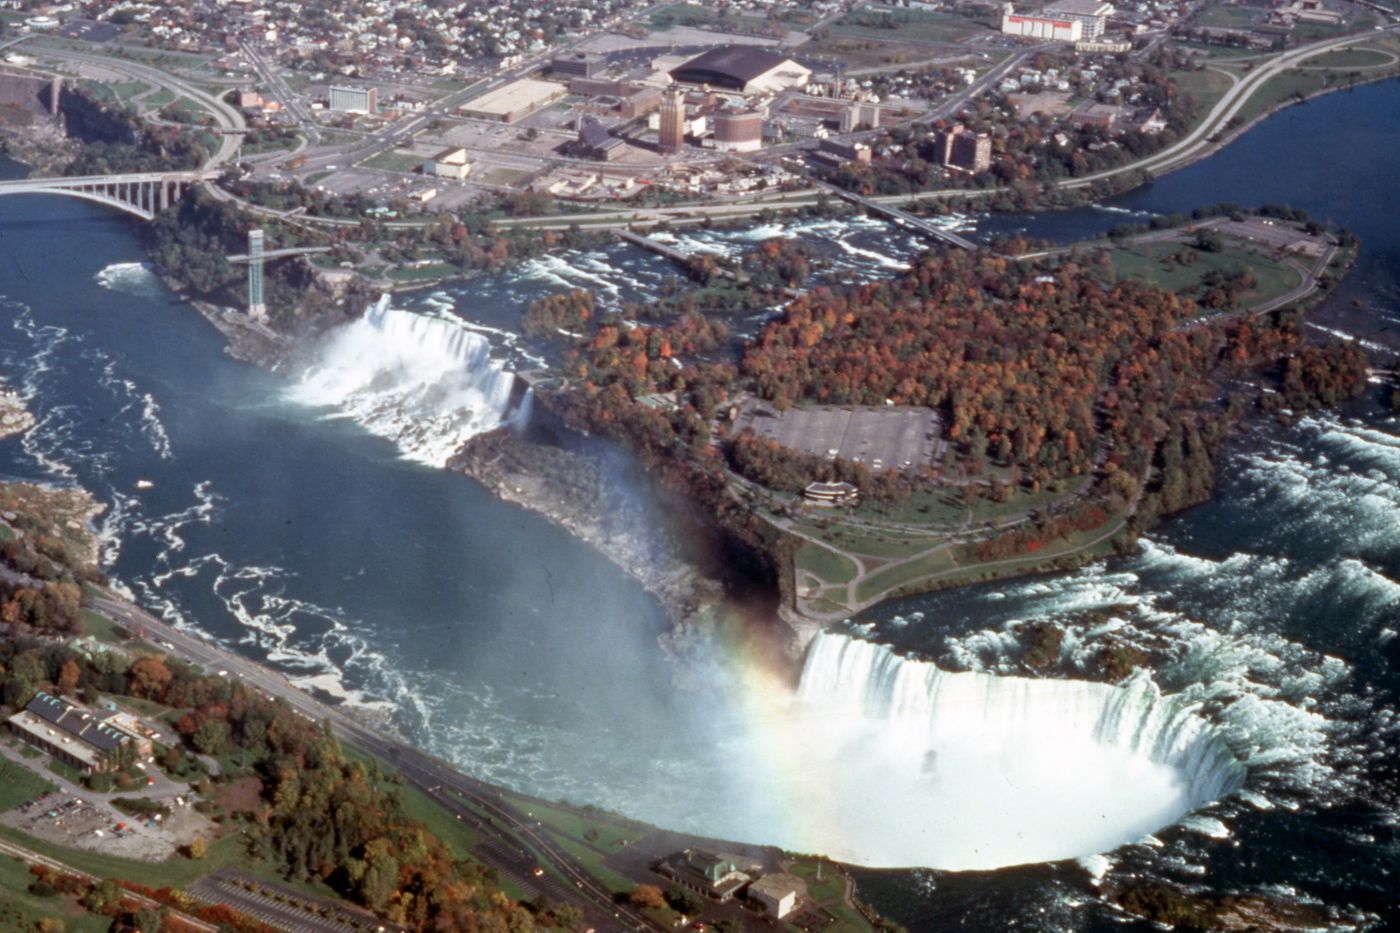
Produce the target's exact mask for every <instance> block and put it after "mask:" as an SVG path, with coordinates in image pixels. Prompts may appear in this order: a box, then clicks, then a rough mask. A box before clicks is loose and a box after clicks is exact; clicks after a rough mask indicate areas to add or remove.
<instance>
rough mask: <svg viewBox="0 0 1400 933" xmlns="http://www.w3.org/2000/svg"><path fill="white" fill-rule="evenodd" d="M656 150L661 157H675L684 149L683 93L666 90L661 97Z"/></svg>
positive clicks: (671, 89) (676, 88)
mask: <svg viewBox="0 0 1400 933" xmlns="http://www.w3.org/2000/svg"><path fill="white" fill-rule="evenodd" d="M656 148H657V151H658V152H660V153H661V154H662V155H675V154H676V153H678V152H680V151H681V150H682V149H683V148H685V91H682V90H681V89H680V88H678V87H673V88H667V89H666V90H665V91H664V92H663V93H662V95H661V122H660V124H659V128H658V130H657V133H656Z"/></svg>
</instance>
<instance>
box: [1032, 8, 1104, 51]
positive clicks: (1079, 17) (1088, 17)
mask: <svg viewBox="0 0 1400 933" xmlns="http://www.w3.org/2000/svg"><path fill="white" fill-rule="evenodd" d="M1044 15H1046V16H1048V17H1050V18H1051V19H1056V20H1069V21H1070V22H1073V23H1079V24H1080V27H1081V29H1080V38H1082V39H1097V38H1098V37H1099V36H1101V35H1103V30H1104V25H1105V24H1106V23H1107V21H1108V18H1109V17H1110V16H1112V15H1113V5H1112V4H1109V3H1104V2H1103V0H1055V2H1054V3H1052V4H1050V5H1049V6H1047V7H1046V8H1045V11H1044ZM1076 41H1078V40H1076Z"/></svg>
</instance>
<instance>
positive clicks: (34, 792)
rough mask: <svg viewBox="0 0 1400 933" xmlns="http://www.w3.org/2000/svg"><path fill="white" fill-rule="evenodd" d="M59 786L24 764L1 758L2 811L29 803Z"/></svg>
mask: <svg viewBox="0 0 1400 933" xmlns="http://www.w3.org/2000/svg"><path fill="white" fill-rule="evenodd" d="M56 789H57V788H56V787H55V786H54V785H53V784H50V783H49V782H48V781H46V780H44V779H43V778H41V777H40V776H39V775H37V774H35V773H34V772H33V771H31V770H29V769H28V768H26V767H24V766H23V765H19V764H15V763H14V762H12V761H9V760H5V759H0V811H3V810H9V809H11V808H13V807H17V806H19V805H20V804H22V803H28V802H29V801H31V800H33V799H34V798H35V797H38V796H39V795H40V794H42V793H43V792H44V791H46V790H56Z"/></svg>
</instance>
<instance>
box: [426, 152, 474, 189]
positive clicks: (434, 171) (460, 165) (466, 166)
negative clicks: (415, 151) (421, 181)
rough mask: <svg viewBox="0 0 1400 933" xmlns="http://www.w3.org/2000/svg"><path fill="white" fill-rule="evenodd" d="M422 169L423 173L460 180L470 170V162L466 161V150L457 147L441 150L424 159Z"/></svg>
mask: <svg viewBox="0 0 1400 933" xmlns="http://www.w3.org/2000/svg"><path fill="white" fill-rule="evenodd" d="M422 169H423V174H424V175H432V176H434V177H436V178H454V179H456V180H457V181H461V180H462V179H464V178H466V177H467V175H468V174H469V173H470V172H471V164H470V163H469V162H467V150H465V149H462V148H460V147H458V148H453V149H444V150H442V151H441V152H439V153H438V154H437V155H435V156H433V157H432V158H431V159H428V160H427V161H425V162H424V163H423V166H422Z"/></svg>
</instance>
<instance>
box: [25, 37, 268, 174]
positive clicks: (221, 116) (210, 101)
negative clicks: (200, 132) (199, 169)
mask: <svg viewBox="0 0 1400 933" xmlns="http://www.w3.org/2000/svg"><path fill="white" fill-rule="evenodd" d="M34 54H35V55H36V57H41V58H45V59H56V60H58V61H63V62H68V63H75V64H82V65H94V66H100V67H102V68H105V69H107V70H109V71H116V72H120V73H121V74H125V75H127V76H128V77H131V78H135V79H136V80H138V81H144V82H147V83H150V84H155V85H157V86H159V87H163V88H166V89H167V90H169V91H170V92H171V93H172V94H175V95H176V97H177V98H179V97H188V98H189V99H190V100H192V101H194V102H195V103H197V104H199V105H200V106H201V107H203V108H204V109H205V111H206V112H208V113H209V115H210V116H212V117H213V118H214V122H215V124H216V125H217V126H218V128H219V129H220V130H221V131H223V130H227V131H229V132H227V133H222V134H221V135H220V137H219V148H218V149H217V150H215V152H214V153H213V154H212V155H211V156H210V157H209V160H208V161H207V162H205V163H204V168H205V169H217V168H218V167H219V166H221V165H223V164H224V163H226V162H228V161H229V160H230V159H232V158H233V157H234V155H235V154H236V153H237V152H238V147H239V144H240V143H241V142H242V140H243V137H242V136H241V135H238V133H237V132H236V131H240V130H246V129H247V128H248V126H247V123H246V122H245V121H244V119H243V114H242V112H240V111H239V109H238V108H237V107H234V106H233V105H232V104H228V103H225V102H224V101H222V100H220V99H219V98H217V97H215V96H213V95H212V94H207V93H205V92H204V91H202V90H200V89H199V88H197V87H195V86H194V85H192V84H189V83H187V82H185V81H183V80H181V79H180V78H177V77H175V76H174V75H171V74H169V73H168V72H164V71H161V70H160V69H158V68H152V67H150V66H149V65H141V64H137V63H136V62H132V61H127V60H125V59H115V58H109V57H107V56H105V55H93V54H90V53H87V52H74V51H69V50H67V49H48V48H46V49H36V50H35V53H34Z"/></svg>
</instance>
